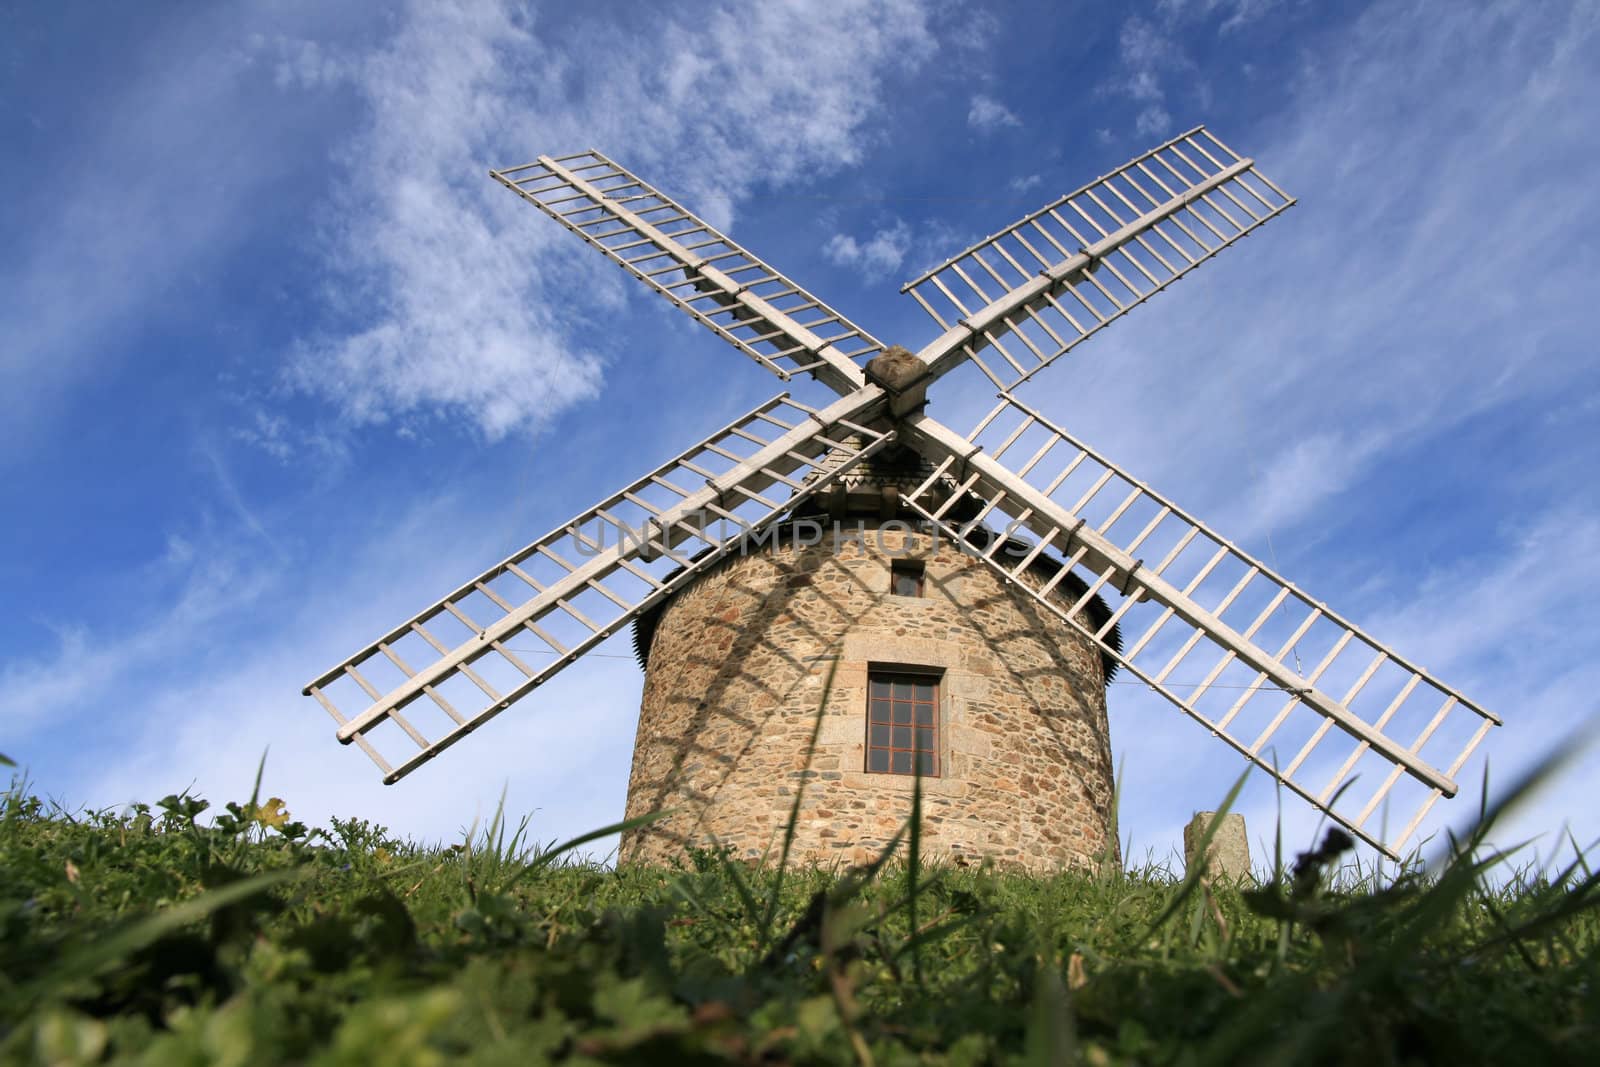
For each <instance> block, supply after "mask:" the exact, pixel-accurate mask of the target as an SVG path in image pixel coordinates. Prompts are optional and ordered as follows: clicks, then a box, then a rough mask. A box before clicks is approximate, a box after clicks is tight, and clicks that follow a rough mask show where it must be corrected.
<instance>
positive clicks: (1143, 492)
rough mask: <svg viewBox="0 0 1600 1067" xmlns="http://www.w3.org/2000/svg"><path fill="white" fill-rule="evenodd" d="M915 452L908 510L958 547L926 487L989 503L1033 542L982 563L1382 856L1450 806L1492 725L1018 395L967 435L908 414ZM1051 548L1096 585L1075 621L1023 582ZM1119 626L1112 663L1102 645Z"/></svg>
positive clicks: (994, 514) (991, 553)
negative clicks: (918, 474)
mask: <svg viewBox="0 0 1600 1067" xmlns="http://www.w3.org/2000/svg"><path fill="white" fill-rule="evenodd" d="M906 440H907V441H908V443H911V444H912V445H913V446H914V447H916V448H918V449H919V450H921V451H922V452H923V453H924V455H926V456H927V457H928V458H930V459H932V460H934V462H935V464H936V470H935V474H934V476H933V477H930V478H929V479H928V480H927V481H926V482H924V484H923V485H922V486H921V487H919V488H918V489H917V490H916V491H915V492H913V493H912V494H911V495H910V496H909V497H908V498H906V502H907V503H908V504H909V505H910V507H911V508H912V509H913V510H915V511H916V512H918V513H919V514H920V515H922V516H923V517H924V518H926V519H928V520H930V521H933V522H935V523H936V524H938V525H940V526H942V527H943V528H944V529H945V530H946V531H947V532H949V533H951V534H952V535H954V534H956V533H957V532H958V531H957V530H956V528H955V527H956V524H955V523H954V521H953V520H951V519H949V518H947V514H948V511H949V509H950V508H951V506H952V503H953V501H954V500H955V499H956V497H954V496H947V495H946V493H944V492H940V493H938V494H931V493H930V492H929V489H930V487H932V486H933V485H935V484H936V482H937V481H938V480H939V479H948V478H951V477H954V478H956V479H957V484H958V486H959V487H960V489H961V490H963V491H964V492H967V493H972V494H976V495H977V496H979V497H980V498H982V499H983V501H984V505H983V510H982V512H981V514H980V515H979V516H978V520H976V521H984V522H987V523H988V524H990V525H999V526H1003V527H1005V528H1006V530H1007V532H1008V533H1014V532H1016V531H1018V530H1021V529H1027V530H1029V531H1031V532H1032V533H1033V534H1034V535H1035V536H1036V537H1037V538H1038V542H1037V544H1036V545H1034V546H1033V547H1032V548H1030V549H1028V550H1027V553H1026V554H1024V555H1022V556H1021V557H1020V558H1013V557H1012V556H1008V555H1006V554H1005V552H1004V551H1002V546H1003V545H1004V544H1005V543H1007V542H1006V541H1005V539H999V540H996V541H994V542H992V543H991V545H990V548H989V550H988V551H987V552H986V554H985V555H984V559H985V560H986V562H988V564H989V565H990V566H991V567H993V568H994V569H996V570H997V571H999V572H1000V573H1001V574H1002V575H1003V576H1005V577H1006V578H1007V579H1009V580H1013V581H1017V583H1018V586H1019V588H1021V589H1023V590H1025V591H1028V592H1030V593H1031V594H1032V595H1033V596H1034V597H1035V599H1037V600H1038V601H1039V602H1040V603H1041V604H1042V605H1043V606H1044V607H1045V608H1047V609H1048V610H1050V611H1052V612H1053V613H1055V614H1057V615H1059V616H1060V617H1062V618H1064V619H1065V620H1066V621H1067V622H1069V623H1071V624H1072V625H1074V626H1075V627H1077V628H1078V629H1079V630H1080V631H1082V632H1083V633H1085V634H1086V635H1088V636H1089V637H1090V639H1092V640H1093V641H1095V642H1096V643H1097V644H1098V645H1099V646H1100V647H1101V648H1102V649H1104V650H1105V651H1106V652H1107V653H1108V654H1109V655H1112V656H1114V657H1115V658H1116V659H1117V660H1118V661H1119V662H1121V663H1122V664H1123V665H1124V666H1125V668H1126V669H1127V670H1128V671H1129V672H1130V673H1131V674H1132V675H1133V676H1134V677H1136V678H1138V679H1139V680H1140V681H1142V682H1144V683H1145V684H1147V685H1148V686H1150V687H1151V688H1152V689H1155V690H1156V691H1157V692H1159V693H1161V695H1163V696H1164V697H1166V698H1167V699H1168V700H1170V701H1171V702H1172V703H1174V704H1176V705H1177V706H1178V707H1179V708H1180V709H1181V710H1182V711H1183V712H1184V713H1185V714H1187V715H1189V716H1190V717H1191V718H1194V719H1195V720H1197V721H1198V722H1199V723H1200V724H1201V725H1202V726H1204V727H1206V728H1207V729H1208V730H1210V731H1211V732H1212V733H1213V734H1215V735H1217V736H1219V737H1221V738H1222V739H1223V740H1224V741H1226V742H1227V743H1228V744H1229V745H1231V746H1233V748H1235V749H1236V750H1238V751H1239V752H1241V753H1242V754H1244V756H1245V757H1246V758H1248V759H1250V760H1251V761H1252V762H1254V763H1256V764H1258V765H1259V766H1261V767H1263V768H1264V769H1266V770H1267V771H1269V772H1270V773H1272V774H1273V775H1274V776H1275V777H1276V778H1278V779H1279V780H1280V781H1282V782H1283V783H1284V784H1285V785H1286V786H1288V787H1289V788H1290V789H1291V790H1293V791H1294V792H1296V793H1298V794H1299V795H1300V796H1302V797H1304V798H1305V799H1307V800H1309V801H1311V802H1312V803H1313V804H1314V805H1316V806H1317V807H1319V808H1322V809H1324V810H1326V811H1328V812H1329V814H1330V815H1331V816H1332V817H1333V818H1334V819H1336V820H1338V821H1339V822H1340V823H1341V824H1343V825H1344V826H1345V827H1346V828H1347V829H1349V830H1350V831H1351V832H1352V833H1354V834H1356V835H1357V836H1358V837H1360V838H1361V839H1362V840H1364V841H1366V842H1367V843H1369V844H1371V845H1373V846H1374V847H1376V848H1378V849H1380V850H1382V851H1383V852H1385V853H1387V854H1388V855H1390V856H1397V854H1398V851H1399V850H1400V849H1401V848H1402V847H1404V846H1405V844H1406V843H1407V842H1408V841H1409V840H1410V839H1411V837H1412V835H1413V834H1414V833H1415V831H1416V829H1417V827H1418V826H1419V825H1420V824H1421V821H1422V819H1423V817H1424V816H1425V815H1426V814H1427V812H1428V810H1429V809H1430V808H1431V807H1432V806H1433V804H1434V803H1435V802H1436V801H1437V800H1438V799H1439V798H1440V797H1441V796H1453V795H1454V794H1455V792H1456V783H1455V780H1454V778H1455V775H1456V774H1457V773H1458V772H1459V770H1460V768H1461V767H1462V766H1463V765H1464V764H1465V762H1466V760H1467V758H1468V757H1469V756H1470V755H1471V754H1472V752H1473V750H1474V749H1475V748H1476V747H1477V745H1478V743H1479V742H1480V741H1481V740H1482V739H1483V737H1484V735H1485V734H1486V733H1487V732H1488V729H1489V727H1490V726H1492V725H1496V724H1498V723H1499V721H1500V720H1499V719H1498V718H1496V717H1495V716H1494V715H1493V714H1491V713H1490V712H1488V711H1485V710H1484V709H1483V708H1480V707H1478V706H1477V705H1475V704H1473V703H1472V702H1471V701H1469V700H1467V699H1466V698H1465V697H1463V696H1462V695H1461V694H1460V693H1457V692H1456V691H1454V690H1453V689H1450V688H1449V687H1448V686H1446V685H1444V684H1443V683H1442V682H1440V681H1439V680H1438V679H1436V678H1434V677H1432V676H1431V675H1429V674H1428V673H1426V672H1425V671H1424V670H1423V669H1422V668H1420V667H1417V666H1415V665H1413V664H1411V663H1409V662H1407V661H1406V660H1404V659H1402V658H1401V657H1400V656H1399V655H1397V654H1396V653H1395V652H1393V651H1392V650H1390V649H1388V648H1386V647H1385V646H1383V645H1382V644H1380V643H1378V642H1377V641H1375V640H1374V639H1373V638H1371V637H1369V636H1368V635H1367V634H1365V633H1363V632H1362V631H1361V630H1359V629H1357V628H1356V627H1355V626H1353V625H1352V624H1350V623H1349V622H1347V621H1346V620H1345V619H1343V618H1341V617H1340V616H1338V615H1336V614H1334V613H1333V612H1332V611H1330V610H1329V609H1328V608H1327V607H1326V606H1325V605H1323V604H1320V603H1317V602H1316V601H1313V600H1312V599H1311V598H1309V597H1308V596H1306V595H1305V594H1304V593H1302V592H1300V591H1299V590H1298V589H1296V588H1295V587H1294V586H1292V585H1290V584H1289V583H1288V582H1286V581H1284V580H1283V579H1282V578H1280V577H1279V576H1278V575H1276V574H1275V573H1273V572H1272V571H1271V570H1270V569H1269V568H1267V567H1266V566H1265V565H1263V564H1262V563H1261V562H1260V561H1259V560H1255V559H1252V558H1251V557H1250V556H1248V555H1246V554H1245V553H1243V552H1241V551H1240V550H1239V549H1237V548H1235V547H1234V546H1233V545H1232V544H1230V543H1229V542H1227V541H1225V540H1224V539H1223V538H1221V537H1220V536H1219V535H1217V534H1216V533H1214V532H1212V531H1211V530H1209V529H1207V528H1206V527H1205V526H1204V525H1202V524H1201V523H1200V522H1199V521H1198V520H1196V519H1195V518H1193V517H1192V516H1190V515H1189V514H1187V513H1186V512H1184V511H1182V510H1181V509H1179V508H1178V507H1177V506H1175V505H1173V504H1171V503H1170V502H1168V501H1166V500H1165V499H1163V498H1161V497H1160V496H1157V495H1156V494H1155V493H1154V492H1152V491H1151V490H1150V489H1149V488H1148V487H1147V486H1145V485H1143V484H1142V483H1140V482H1138V481H1136V480H1134V479H1133V478H1132V477H1130V476H1129V475H1127V474H1125V473H1124V472H1122V471H1121V470H1119V469H1118V468H1116V467H1115V466H1113V465H1112V464H1111V462H1110V461H1109V460H1107V459H1105V458H1104V457H1103V456H1101V455H1100V454H1098V453H1096V452H1095V451H1093V450H1092V449H1090V448H1089V447H1088V446H1086V445H1084V444H1082V443H1081V442H1079V441H1078V440H1076V439H1075V438H1073V437H1071V436H1070V435H1069V434H1067V433H1066V432H1065V431H1064V430H1062V429H1060V428H1059V427H1057V426H1055V425H1054V424H1052V423H1051V422H1049V421H1048V420H1047V419H1045V418H1044V416H1043V415H1041V414H1040V413H1039V412H1037V411H1035V410H1033V409H1031V408H1028V407H1026V406H1024V405H1022V404H1020V403H1017V402H1016V401H1015V400H1013V399H1011V398H1010V397H1007V396H1002V398H1001V403H1000V404H999V405H998V406H997V407H996V408H995V409H994V410H993V411H991V412H990V413H989V416H988V417H987V418H986V419H984V421H983V423H982V424H981V425H980V426H979V427H978V429H977V430H975V431H974V432H973V433H972V434H970V435H968V436H967V437H965V438H963V437H961V436H960V435H959V434H956V433H954V432H952V431H950V430H948V429H946V428H945V427H943V426H941V425H939V424H938V423H936V422H934V421H933V420H931V419H927V418H925V417H922V416H913V417H912V418H911V419H909V420H907V426H906ZM935 500H944V501H946V502H945V503H943V504H939V505H935V504H934V503H933V502H934V501H935ZM1010 543H1013V544H1014V543H1015V542H1010ZM1046 547H1049V548H1051V549H1054V550H1055V551H1057V552H1059V553H1060V554H1061V555H1062V556H1063V557H1064V558H1065V559H1066V560H1067V562H1068V564H1069V566H1068V567H1066V568H1063V569H1062V571H1061V572H1060V574H1061V575H1062V576H1064V575H1065V574H1066V573H1067V571H1068V570H1071V569H1074V568H1076V569H1077V570H1078V571H1079V573H1080V574H1081V575H1082V576H1084V577H1085V579H1086V581H1087V583H1088V589H1087V591H1086V592H1084V593H1083V594H1082V595H1081V596H1080V597H1079V598H1077V600H1076V602H1075V603H1074V604H1073V605H1071V606H1070V607H1069V608H1063V607H1062V606H1060V605H1058V604H1057V603H1056V602H1055V601H1053V600H1051V599H1048V598H1047V596H1046V595H1045V594H1047V593H1048V592H1049V589H1048V588H1046V589H1043V590H1036V589H1032V588H1030V586H1029V584H1028V583H1026V582H1022V581H1020V578H1021V576H1022V574H1023V572H1024V571H1025V570H1026V569H1027V565H1028V564H1029V563H1030V562H1031V561H1032V558H1033V556H1034V555H1037V553H1038V552H1040V551H1043V550H1044V548H1046ZM1109 593H1120V594H1122V596H1123V599H1122V601H1121V603H1120V604H1119V605H1118V606H1117V608H1116V609H1115V611H1114V612H1113V613H1112V614H1111V617H1110V618H1109V619H1108V620H1106V621H1104V622H1103V623H1100V624H1096V623H1092V622H1091V621H1090V618H1089V616H1088V615H1087V614H1085V612H1084V608H1085V606H1086V605H1087V604H1088V603H1089V602H1090V600H1091V599H1092V598H1093V597H1094V596H1095V595H1096V594H1109ZM1118 624H1120V625H1121V628H1122V629H1121V632H1122V635H1123V638H1122V647H1121V649H1120V650H1119V649H1118V648H1115V647H1112V645H1111V644H1109V643H1108V640H1109V639H1108V635H1109V634H1110V633H1111V630H1112V627H1113V626H1116V625H1118ZM1130 635H1131V637H1130ZM1391 813H1394V814H1396V815H1397V819H1398V821H1397V822H1393V823H1391V822H1390V821H1389V820H1388V818H1387V816H1388V815H1389V814H1391Z"/></svg>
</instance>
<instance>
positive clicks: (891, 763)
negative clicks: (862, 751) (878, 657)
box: [867, 670, 939, 778]
mask: <svg viewBox="0 0 1600 1067" xmlns="http://www.w3.org/2000/svg"><path fill="white" fill-rule="evenodd" d="M913 760H918V761H920V763H921V768H922V773H923V775H924V776H926V777H930V778H937V777H938V776H939V678H938V676H937V675H933V674H918V673H914V672H909V671H905V670H896V671H889V670H883V671H878V670H872V671H868V673H867V770H868V771H874V772H878V773H882V774H915V773H916V770H915V767H916V764H914V763H913V762H912V761H913Z"/></svg>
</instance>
